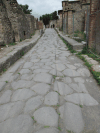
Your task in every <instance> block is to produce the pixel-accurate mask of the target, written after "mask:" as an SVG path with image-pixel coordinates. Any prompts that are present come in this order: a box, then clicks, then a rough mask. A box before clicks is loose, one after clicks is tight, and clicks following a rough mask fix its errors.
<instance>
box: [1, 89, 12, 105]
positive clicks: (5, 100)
mask: <svg viewBox="0 0 100 133" xmlns="http://www.w3.org/2000/svg"><path fill="white" fill-rule="evenodd" d="M11 94H12V91H11V90H7V91H5V92H4V93H3V94H2V96H1V97H0V104H4V103H8V102H9V101H10V97H11Z"/></svg>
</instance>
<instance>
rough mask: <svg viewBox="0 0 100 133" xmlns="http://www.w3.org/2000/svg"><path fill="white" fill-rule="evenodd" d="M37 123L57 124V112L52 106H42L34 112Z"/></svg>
mask: <svg viewBox="0 0 100 133" xmlns="http://www.w3.org/2000/svg"><path fill="white" fill-rule="evenodd" d="M33 116H34V119H35V120H36V121H37V123H39V124H42V125H45V126H55V127H57V126H58V114H57V113H56V111H55V110H54V108H52V107H42V108H40V109H38V110H37V111H35V112H34V114H33Z"/></svg>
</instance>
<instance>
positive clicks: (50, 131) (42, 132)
mask: <svg viewBox="0 0 100 133" xmlns="http://www.w3.org/2000/svg"><path fill="white" fill-rule="evenodd" d="M58 132H59V131H58V130H57V129H56V128H53V127H52V128H46V129H45V128H44V129H41V130H39V131H37V132H35V133H58Z"/></svg>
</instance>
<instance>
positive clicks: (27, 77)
mask: <svg viewBox="0 0 100 133" xmlns="http://www.w3.org/2000/svg"><path fill="white" fill-rule="evenodd" d="M34 76H35V74H31V75H29V74H24V75H22V76H21V80H28V81H30V80H32V79H33V78H34Z"/></svg>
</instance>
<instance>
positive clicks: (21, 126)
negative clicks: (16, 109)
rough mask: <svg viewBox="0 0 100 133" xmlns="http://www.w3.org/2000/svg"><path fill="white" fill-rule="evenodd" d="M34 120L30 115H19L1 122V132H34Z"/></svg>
mask: <svg viewBox="0 0 100 133" xmlns="http://www.w3.org/2000/svg"><path fill="white" fill-rule="evenodd" d="M32 126H33V120H32V118H31V117H30V116H29V115H19V116H17V117H15V118H12V119H8V120H6V121H4V122H2V123H0V133H32V132H33V130H32Z"/></svg>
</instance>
